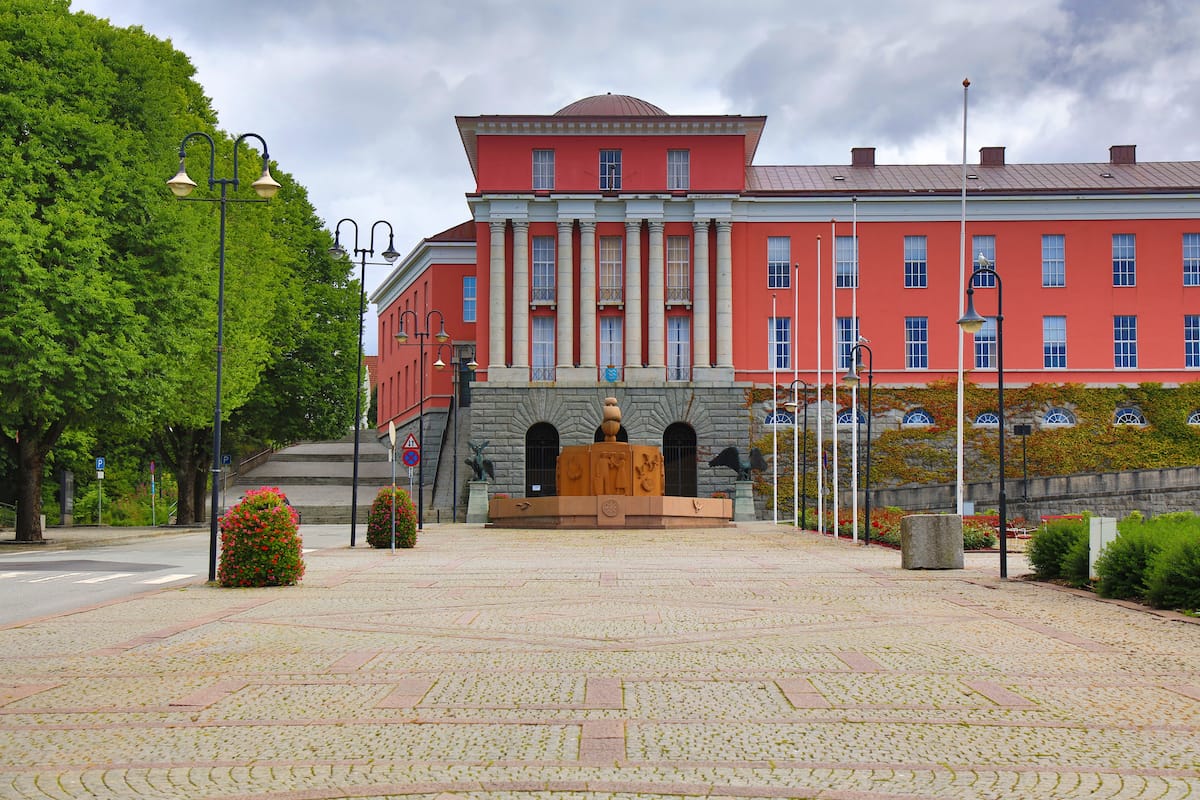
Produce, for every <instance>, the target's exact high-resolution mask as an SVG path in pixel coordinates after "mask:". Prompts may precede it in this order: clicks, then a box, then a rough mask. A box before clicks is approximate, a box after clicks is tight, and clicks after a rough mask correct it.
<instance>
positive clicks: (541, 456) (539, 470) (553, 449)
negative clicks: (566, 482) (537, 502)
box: [525, 422, 558, 497]
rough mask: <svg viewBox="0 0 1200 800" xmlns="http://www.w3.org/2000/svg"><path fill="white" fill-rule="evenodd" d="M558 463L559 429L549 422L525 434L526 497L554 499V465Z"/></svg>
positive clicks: (537, 425) (536, 426) (555, 489)
mask: <svg viewBox="0 0 1200 800" xmlns="http://www.w3.org/2000/svg"><path fill="white" fill-rule="evenodd" d="M557 461H558V429H557V428H555V427H554V426H553V425H551V424H550V423H548V422H539V423H537V424H536V425H532V426H531V427H530V428H529V430H527V431H526V432H525V496H526V497H553V496H554V495H555V494H557V492H558V490H557V488H556V487H555V477H554V465H555V463H556V462H557Z"/></svg>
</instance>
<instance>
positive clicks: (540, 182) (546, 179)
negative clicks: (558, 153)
mask: <svg viewBox="0 0 1200 800" xmlns="http://www.w3.org/2000/svg"><path fill="white" fill-rule="evenodd" d="M533 188H534V189H538V190H550V189H553V188H554V151H553V150H534V151H533Z"/></svg>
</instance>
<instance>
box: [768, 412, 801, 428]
mask: <svg viewBox="0 0 1200 800" xmlns="http://www.w3.org/2000/svg"><path fill="white" fill-rule="evenodd" d="M766 424H767V425H787V426H788V427H791V426H792V425H795V424H796V418H795V417H793V416H792V415H791V414H789V413H788V412H786V411H775V412H773V413H771V414H767V419H766Z"/></svg>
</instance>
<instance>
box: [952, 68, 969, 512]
mask: <svg viewBox="0 0 1200 800" xmlns="http://www.w3.org/2000/svg"><path fill="white" fill-rule="evenodd" d="M962 85H963V135H962V199H961V200H960V203H959V205H960V208H961V213H960V219H959V224H958V317H957V318H958V319H962V316H963V313H964V311H963V303H964V302H965V300H964V298H965V297H966V293H967V88H968V87H969V86H970V85H971V81H970V80H968V79H967V78H963V82H962ZM956 327H957V326H956ZM965 338H966V333H964V332H963V330H962V328H959V330H958V384H957V386H958V394H957V403H956V405H955V408H956V413H957V418H956V420H955V424H956V426H957V431H956V442H955V443H956V450H955V462H954V467H955V473H954V476H955V477H954V490H955V491H954V502H955V513H957V514H958V515H959V516H960V517H961V516H962V513H963V340H964V339H965Z"/></svg>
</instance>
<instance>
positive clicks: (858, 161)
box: [850, 147, 875, 167]
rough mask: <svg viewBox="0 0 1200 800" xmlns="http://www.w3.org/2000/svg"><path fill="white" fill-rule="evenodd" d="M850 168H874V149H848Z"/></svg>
mask: <svg viewBox="0 0 1200 800" xmlns="http://www.w3.org/2000/svg"><path fill="white" fill-rule="evenodd" d="M850 166H852V167H873V166H875V148H874V147H851V148H850Z"/></svg>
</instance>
